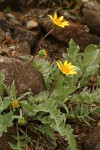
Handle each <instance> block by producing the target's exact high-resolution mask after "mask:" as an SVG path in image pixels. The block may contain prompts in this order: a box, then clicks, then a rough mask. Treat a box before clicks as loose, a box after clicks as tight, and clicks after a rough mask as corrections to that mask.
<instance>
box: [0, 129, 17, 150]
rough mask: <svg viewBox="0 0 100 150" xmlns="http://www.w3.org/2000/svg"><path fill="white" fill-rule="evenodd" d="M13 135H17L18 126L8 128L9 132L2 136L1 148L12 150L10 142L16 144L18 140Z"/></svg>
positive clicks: (0, 140)
mask: <svg viewBox="0 0 100 150" xmlns="http://www.w3.org/2000/svg"><path fill="white" fill-rule="evenodd" d="M12 135H15V136H16V127H15V126H12V127H10V128H7V132H6V133H4V134H3V135H2V137H0V150H11V147H10V144H9V143H8V142H10V143H13V144H16V141H15V140H14V138H13V137H12Z"/></svg>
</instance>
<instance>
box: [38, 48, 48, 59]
mask: <svg viewBox="0 0 100 150" xmlns="http://www.w3.org/2000/svg"><path fill="white" fill-rule="evenodd" d="M38 55H39V56H40V57H42V56H45V57H46V56H47V52H46V50H45V49H42V50H40V51H39V52H38Z"/></svg>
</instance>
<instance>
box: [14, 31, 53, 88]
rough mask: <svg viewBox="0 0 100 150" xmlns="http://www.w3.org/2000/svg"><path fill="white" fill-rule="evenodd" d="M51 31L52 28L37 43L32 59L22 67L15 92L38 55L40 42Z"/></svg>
mask: <svg viewBox="0 0 100 150" xmlns="http://www.w3.org/2000/svg"><path fill="white" fill-rule="evenodd" d="M53 30H54V28H52V29H51V30H50V31H49V32H48V33H47V34H46V35H45V36H44V37H43V38H42V39H41V40H40V42H39V43H38V46H37V49H36V51H35V54H34V56H32V58H31V59H30V60H29V61H28V62H27V64H25V65H24V67H23V69H22V71H21V73H20V76H19V78H18V83H17V91H18V89H19V85H20V83H21V79H22V78H24V76H25V75H26V73H27V71H28V70H29V68H30V66H31V64H32V62H33V60H34V58H35V56H36V55H37V54H38V51H39V48H40V46H41V44H42V42H43V41H44V39H45V38H46V37H47V36H48V35H49V34H51V33H52V32H53Z"/></svg>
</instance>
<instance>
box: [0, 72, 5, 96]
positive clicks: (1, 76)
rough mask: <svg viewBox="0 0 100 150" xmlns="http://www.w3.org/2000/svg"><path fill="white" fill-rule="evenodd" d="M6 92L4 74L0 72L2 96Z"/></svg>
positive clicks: (0, 94) (0, 93) (0, 92)
mask: <svg viewBox="0 0 100 150" xmlns="http://www.w3.org/2000/svg"><path fill="white" fill-rule="evenodd" d="M3 93H4V75H3V74H1V73H0V96H3Z"/></svg>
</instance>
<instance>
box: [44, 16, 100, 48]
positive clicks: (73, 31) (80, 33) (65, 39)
mask: <svg viewBox="0 0 100 150" xmlns="http://www.w3.org/2000/svg"><path fill="white" fill-rule="evenodd" d="M42 26H43V28H44V29H45V30H46V32H48V31H49V30H50V29H51V23H50V22H49V21H48V19H44V21H43V22H42ZM51 36H52V37H53V38H54V39H56V40H57V41H58V42H59V43H62V44H64V45H65V46H68V43H69V41H70V39H71V38H72V39H73V40H74V41H75V42H76V44H77V45H79V46H80V48H81V50H84V48H85V47H86V46H87V45H89V44H91V43H92V44H99V43H100V37H97V36H95V35H92V34H89V33H87V32H86V31H85V30H84V29H82V28H81V27H80V26H78V25H74V24H71V25H70V26H67V27H65V28H58V29H55V30H54V31H53V32H52V33H51Z"/></svg>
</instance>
